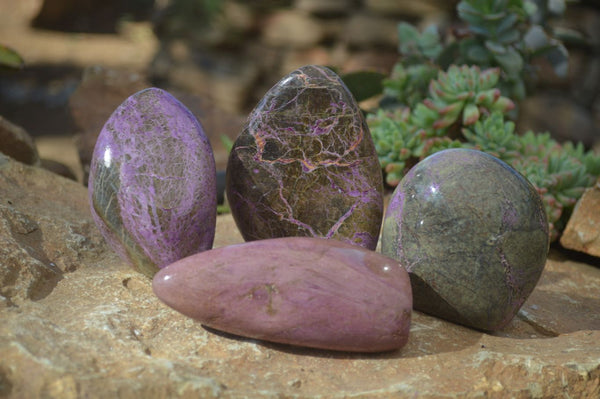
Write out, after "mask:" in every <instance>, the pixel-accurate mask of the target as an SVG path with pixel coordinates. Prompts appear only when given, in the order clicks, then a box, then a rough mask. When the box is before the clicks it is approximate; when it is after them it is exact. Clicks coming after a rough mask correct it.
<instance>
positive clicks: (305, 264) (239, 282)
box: [153, 237, 412, 352]
mask: <svg viewBox="0 0 600 399" xmlns="http://www.w3.org/2000/svg"><path fill="white" fill-rule="evenodd" d="M153 289H154V292H155V293H156V295H157V296H158V297H159V298H160V299H161V300H162V301H163V302H165V303H166V304H167V305H169V306H171V307H172V308H174V309H175V310H177V311H179V312H181V313H183V314H184V315H186V316H189V317H192V318H194V319H197V320H199V321H200V322H202V323H203V324H205V325H207V326H209V327H212V328H216V329H218V330H221V331H225V332H229V333H233V334H237V335H241V336H246V337H251V338H256V339H262V340H267V341H273V342H280V343H285V344H292V345H301V346H308V347H314V348H322V349H333V350H343V351H359V352H378V351H386V350H394V349H398V348H400V347H402V346H404V345H405V344H406V342H407V340H408V334H409V330H410V317H411V309H412V296H411V287H410V281H409V279H408V275H407V273H406V270H405V269H404V268H403V267H402V266H401V265H400V264H399V263H398V262H397V261H395V260H394V259H391V258H388V257H386V256H383V255H381V254H378V253H376V252H374V251H370V250H367V249H365V248H362V247H359V246H356V245H351V244H347V243H343V242H340V241H337V240H326V239H319V238H309V237H285V238H274V239H266V240H259V241H253V242H248V243H244V244H238V245H232V246H229V247H221V248H217V249H213V250H211V251H205V252H202V253H200V254H196V255H193V256H190V257H187V258H184V259H181V260H179V261H177V262H176V263H174V264H172V265H169V266H167V267H166V268H164V269H162V270H161V271H159V272H158V273H157V274H156V276H155V277H154V281H153Z"/></svg>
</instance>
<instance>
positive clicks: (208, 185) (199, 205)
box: [88, 88, 216, 277]
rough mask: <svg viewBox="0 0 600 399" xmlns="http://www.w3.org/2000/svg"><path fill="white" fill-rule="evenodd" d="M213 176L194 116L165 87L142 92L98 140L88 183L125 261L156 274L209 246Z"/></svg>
mask: <svg viewBox="0 0 600 399" xmlns="http://www.w3.org/2000/svg"><path fill="white" fill-rule="evenodd" d="M215 176H216V172H215V163H214V158H213V153H212V149H211V147H210V144H209V142H208V139H207V138H206V136H205V134H204V132H203V130H202V127H201V126H200V124H199V122H198V121H197V119H196V118H195V117H194V116H193V115H192V113H191V112H189V111H188V109H187V108H185V106H183V105H182V104H181V103H180V102H179V101H178V100H176V99H175V98H174V97H173V96H171V95H170V94H168V93H167V92H165V91H163V90H161V89H156V88H150V89H146V90H142V91H140V92H138V93H136V94H134V95H132V96H131V97H129V98H128V99H127V100H125V102H123V104H121V105H120V106H119V107H118V108H117V109H116V110H115V112H114V113H113V114H112V115H111V117H110V118H109V119H108V121H107V122H106V124H105V125H104V128H103V129H102V131H101V133H100V135H99V136H98V141H97V142H96V147H95V149H94V154H93V157H92V163H91V168H90V178H89V186H88V187H89V197H90V203H91V208H92V215H93V217H94V221H95V222H96V224H97V226H98V228H99V229H100V231H101V232H102V235H103V236H104V237H105V239H106V240H107V242H108V243H109V244H110V245H111V247H112V248H113V249H114V250H115V251H116V252H117V253H119V255H121V257H122V258H124V259H126V260H127V261H129V262H130V263H131V264H132V265H133V266H134V267H135V268H136V269H137V270H139V271H140V272H142V273H144V274H146V275H148V276H150V277H152V276H153V275H154V273H156V271H158V269H159V268H161V267H163V266H166V265H167V264H169V263H173V262H174V261H176V260H178V259H180V258H183V257H185V256H188V255H191V254H194V253H196V252H200V251H203V250H206V249H210V248H211V247H212V244H213V239H214V234H215V223H216V177H215Z"/></svg>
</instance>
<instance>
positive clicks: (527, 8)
mask: <svg viewBox="0 0 600 399" xmlns="http://www.w3.org/2000/svg"><path fill="white" fill-rule="evenodd" d="M555 3H562V5H563V6H564V2H562V1H549V0H544V1H542V0H537V1H534V0H462V1H461V2H460V3H459V4H458V6H457V13H458V17H459V19H460V20H461V21H462V22H463V23H464V27H463V28H461V29H456V30H455V33H454V35H449V36H448V37H446V38H445V41H444V40H443V38H442V37H441V36H440V35H439V33H438V32H437V29H436V28H435V27H434V26H430V27H428V28H427V29H425V30H424V31H423V32H419V31H418V30H417V29H416V28H415V27H414V26H412V25H410V24H408V23H400V24H399V26H398V38H399V42H400V46H399V48H398V50H399V53H400V61H399V62H398V64H397V65H396V66H395V68H394V71H393V73H392V75H391V77H390V79H387V80H385V81H384V86H385V89H384V92H385V94H386V101H387V103H394V102H395V103H396V104H402V105H407V106H411V107H412V106H414V105H415V104H416V103H417V102H419V101H421V100H422V99H423V98H424V97H425V95H426V91H427V86H428V82H429V81H430V80H431V79H433V78H434V77H435V76H436V75H437V72H438V70H440V69H447V68H448V67H449V66H450V65H452V64H455V65H463V64H466V65H478V66H479V67H481V68H484V69H487V68H493V67H498V68H500V70H501V75H500V79H499V81H498V88H499V89H500V90H501V91H502V94H503V95H505V96H508V97H510V98H512V99H514V100H517V101H519V100H522V99H523V98H524V97H525V95H526V92H527V86H530V85H531V84H532V82H533V81H534V80H535V79H534V77H535V68H534V67H533V66H532V62H533V61H534V60H535V59H536V58H539V57H546V58H547V60H548V61H549V62H550V64H551V65H552V66H553V68H554V71H555V73H556V74H557V75H558V76H565V75H566V73H567V63H568V52H567V50H566V48H565V47H564V46H563V44H562V43H561V41H560V40H559V39H558V38H557V36H558V35H557V34H556V33H555V32H554V31H552V30H551V29H550V28H549V27H548V24H547V21H548V19H549V18H550V17H553V16H557V15H560V14H561V13H562V12H563V11H564V7H559V6H556V4H555Z"/></svg>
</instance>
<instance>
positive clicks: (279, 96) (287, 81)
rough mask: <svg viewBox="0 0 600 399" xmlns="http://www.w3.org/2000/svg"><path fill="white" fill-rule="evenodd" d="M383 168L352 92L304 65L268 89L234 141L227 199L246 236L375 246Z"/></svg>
mask: <svg viewBox="0 0 600 399" xmlns="http://www.w3.org/2000/svg"><path fill="white" fill-rule="evenodd" d="M382 189H383V180H382V175H381V167H380V166H379V161H378V159H377V154H376V152H375V147H374V145H373V141H372V139H371V135H370V134H369V130H368V127H367V125H366V123H365V120H364V118H363V116H362V113H361V111H360V109H359V108H358V105H357V104H356V101H355V100H354V98H353V97H352V94H351V93H350V92H349V90H348V89H347V88H346V86H345V85H344V83H343V82H342V81H341V80H340V78H339V77H338V76H337V75H336V74H335V73H333V72H332V71H331V70H329V69H327V68H324V67H319V66H305V67H302V68H300V69H297V70H296V71H294V72H292V73H291V74H289V75H288V76H286V77H284V78H283V79H282V80H281V81H280V82H279V83H277V84H276V85H275V86H274V87H273V88H272V89H271V90H269V91H268V92H267V94H266V95H265V96H264V98H263V99H262V100H261V101H260V103H259V104H258V105H257V106H256V108H255V109H254V110H253V111H252V113H251V114H250V116H249V118H248V123H247V124H246V127H245V128H244V130H243V131H242V133H241V135H240V136H239V137H238V138H237V140H236V141H235V144H234V146H233V149H232V151H231V154H230V157H229V162H228V165H227V198H228V200H229V203H230V206H231V212H232V214H233V216H234V218H235V221H236V223H237V225H238V227H239V229H240V231H241V232H242V235H243V237H244V239H245V240H247V241H250V240H258V239H265V238H275V237H287V236H309V237H324V238H335V239H338V240H340V241H346V242H349V243H353V244H357V245H361V246H363V247H366V248H369V249H375V247H376V245H377V239H378V236H379V229H380V225H381V219H382V215H383V199H382V198H383V197H382Z"/></svg>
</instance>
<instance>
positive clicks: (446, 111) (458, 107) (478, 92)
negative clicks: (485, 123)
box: [423, 65, 515, 129]
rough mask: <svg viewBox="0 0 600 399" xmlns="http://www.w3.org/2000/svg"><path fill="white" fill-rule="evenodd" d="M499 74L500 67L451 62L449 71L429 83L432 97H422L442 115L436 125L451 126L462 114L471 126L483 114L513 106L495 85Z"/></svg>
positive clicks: (465, 121) (507, 109)
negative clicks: (484, 67)
mask: <svg viewBox="0 0 600 399" xmlns="http://www.w3.org/2000/svg"><path fill="white" fill-rule="evenodd" d="M499 77H500V70H499V69H497V68H496V69H487V70H484V71H481V70H480V69H479V67H478V66H471V67H469V66H467V65H463V66H461V67H457V66H455V65H451V66H450V68H448V71H447V72H444V71H441V72H440V73H439V74H438V78H437V79H436V80H432V81H431V83H430V85H429V94H430V98H426V99H425V100H423V104H425V106H427V107H428V108H430V109H432V110H435V111H436V112H437V113H438V114H439V115H440V118H439V119H438V120H436V121H435V122H434V124H433V128H434V129H439V128H445V127H448V126H450V125H452V124H453V123H455V122H456V121H457V119H458V118H459V117H461V116H462V124H463V125H465V126H467V125H472V124H474V123H475V122H476V121H478V120H479V117H480V115H481V114H482V113H484V114H489V113H491V112H493V111H500V112H503V113H505V112H508V111H510V110H511V109H513V108H514V107H515V104H514V103H513V102H512V101H511V100H510V99H509V98H507V97H503V96H502V95H501V93H500V90H499V89H498V88H496V85H497V83H498V79H499Z"/></svg>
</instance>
